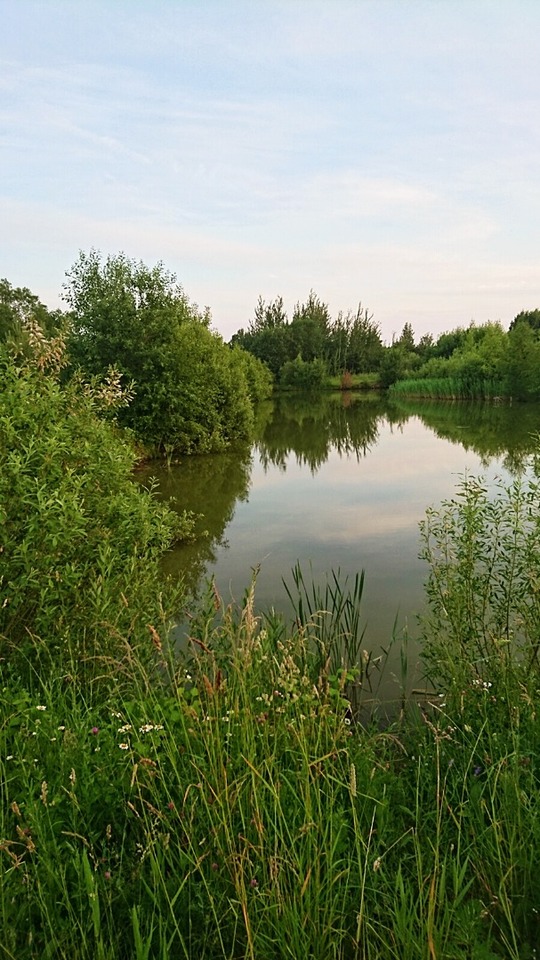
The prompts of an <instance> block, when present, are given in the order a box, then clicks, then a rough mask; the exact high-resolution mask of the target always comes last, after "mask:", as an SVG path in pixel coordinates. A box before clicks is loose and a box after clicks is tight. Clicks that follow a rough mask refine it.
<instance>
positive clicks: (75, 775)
mask: <svg viewBox="0 0 540 960" xmlns="http://www.w3.org/2000/svg"><path fill="white" fill-rule="evenodd" d="M69 779H70V781H71V783H72V784H73V786H75V784H76V782H77V774H76V773H75V770H74V769H73V767H72V768H71V773H70V775H69Z"/></svg>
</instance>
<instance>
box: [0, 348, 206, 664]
mask: <svg viewBox="0 0 540 960" xmlns="http://www.w3.org/2000/svg"><path fill="white" fill-rule="evenodd" d="M49 343H50V342H49ZM45 347H46V341H45V342H44V341H41V354H39V355H38V357H37V359H35V360H34V362H30V361H29V362H27V363H26V364H23V365H20V364H19V365H16V364H15V362H14V361H13V359H12V358H11V357H10V356H9V354H8V353H7V352H6V351H5V350H4V351H2V353H1V355H0V383H1V387H0V457H1V471H0V523H1V526H2V530H3V539H2V568H1V574H0V583H1V592H2V598H3V602H2V605H1V608H0V648H1V654H2V656H7V658H8V661H9V663H10V665H11V666H12V667H13V668H14V669H15V668H17V669H19V670H23V671H24V670H26V669H27V667H32V668H33V669H37V664H35V663H34V662H33V659H32V658H33V656H34V655H37V656H38V657H39V661H40V663H41V669H46V667H45V665H46V664H47V663H50V662H53V661H54V660H57V661H58V660H59V659H60V660H61V662H62V663H63V665H64V671H65V673H66V674H70V673H71V674H77V673H79V672H81V671H82V672H83V673H85V672H87V673H88V674H89V675H92V674H93V673H95V672H96V670H97V671H98V672H101V669H102V667H101V666H97V665H96V664H95V663H94V664H93V662H92V660H93V658H95V657H98V658H103V659H104V660H105V659H106V658H107V657H108V656H109V655H110V654H111V651H113V650H116V651H117V652H118V648H120V649H122V650H127V649H128V646H127V645H128V644H129V645H131V646H133V645H135V644H137V643H144V644H145V645H146V646H149V645H148V639H149V633H148V623H152V624H154V625H155V626H156V627H158V628H159V627H160V625H161V623H162V622H163V619H164V617H165V619H166V618H167V616H168V613H167V614H164V613H163V608H162V602H161V594H162V593H164V592H165V593H166V592H167V588H166V587H165V586H164V585H163V584H162V583H161V578H160V576H159V572H158V563H159V558H160V557H161V555H162V553H163V552H164V550H165V549H166V548H167V547H168V546H169V545H170V543H171V542H172V540H173V539H174V538H176V537H179V536H186V535H188V534H189V532H190V529H191V525H192V522H191V520H190V518H189V517H187V516H185V515H179V516H178V517H176V516H175V515H174V514H173V513H171V511H169V510H168V509H167V508H166V507H164V506H160V505H159V504H157V503H156V501H155V500H154V498H153V497H152V496H151V494H150V493H149V492H147V491H143V490H142V489H139V488H138V487H137V486H135V485H134V484H133V482H132V480H131V471H132V469H133V465H134V460H135V456H134V452H133V449H132V448H131V446H130V444H129V442H128V441H127V440H126V439H122V438H121V437H120V436H119V434H118V432H117V430H116V429H115V427H114V425H113V424H109V423H107V422H105V421H104V420H103V419H101V418H100V416H99V413H100V411H101V410H102V409H103V404H104V403H108V402H109V401H110V400H111V399H114V398H113V397H112V395H111V390H112V391H113V393H114V382H113V381H112V382H110V383H109V384H108V385H105V390H104V391H103V390H101V391H100V390H98V389H97V388H96V387H94V388H93V389H92V388H90V387H88V386H87V387H86V388H85V389H82V387H81V385H80V384H79V383H77V382H73V383H72V384H70V385H68V386H67V387H65V388H64V389H62V388H61V386H60V384H59V382H58V377H57V375H56V374H55V373H54V372H52V373H51V372H47V370H46V369H44V366H45V365H44V362H40V361H43V357H44V356H46V353H45ZM55 357H56V347H55V346H54V342H53V347H52V351H51V353H50V358H51V360H54V359H55ZM116 400H118V397H116ZM169 610H170V608H169Z"/></svg>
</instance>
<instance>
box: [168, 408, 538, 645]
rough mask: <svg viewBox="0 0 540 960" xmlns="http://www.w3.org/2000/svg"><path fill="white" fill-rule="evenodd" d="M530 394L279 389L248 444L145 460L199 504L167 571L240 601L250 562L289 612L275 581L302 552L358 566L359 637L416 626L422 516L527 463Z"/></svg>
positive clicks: (323, 562)
mask: <svg viewBox="0 0 540 960" xmlns="http://www.w3.org/2000/svg"><path fill="white" fill-rule="evenodd" d="M539 429H540V407H539V406H537V405H532V404H527V405H525V404H524V405H513V406H512V405H502V404H501V405H497V404H495V405H494V404H467V403H464V402H460V403H457V402H454V403H451V402H446V403H435V402H430V403H419V402H412V401H411V402H405V403H404V402H400V403H399V405H398V404H395V403H394V404H392V403H389V402H388V401H387V400H384V399H381V398H380V397H378V396H376V395H367V396H362V395H354V394H336V395H333V394H331V395H323V397H321V398H320V399H313V398H310V399H307V398H304V397H299V398H294V399H291V398H288V399H285V398H277V399H275V400H274V401H272V402H271V403H269V404H268V405H266V406H265V407H264V408H263V409H262V410H260V411H259V423H258V430H257V440H256V442H255V444H254V445H253V447H251V448H249V449H247V448H240V449H236V450H234V451H230V452H228V453H226V454H220V455H212V456H204V457H192V458H186V459H185V460H184V461H183V462H181V463H179V464H176V465H173V466H172V467H171V468H170V469H169V470H167V469H161V470H157V471H156V470H155V469H153V473H154V474H156V475H157V477H158V480H159V483H160V488H161V491H162V493H163V494H164V495H165V496H166V497H168V496H172V497H175V498H176V500H177V503H178V505H179V506H180V507H182V508H185V509H188V510H192V511H194V512H195V513H197V514H202V515H203V516H202V519H201V520H200V522H199V524H198V534H199V535H198V537H197V539H196V541H195V542H194V543H192V544H187V545H183V546H180V547H178V548H177V549H175V550H174V551H172V552H171V554H170V555H169V556H168V558H167V560H166V569H167V570H168V572H170V573H173V574H178V575H182V576H184V577H185V580H186V583H187V584H188V586H189V588H190V589H191V590H196V589H197V587H198V586H199V585H200V584H201V583H202V582H203V581H204V580H205V578H208V577H210V576H214V577H215V581H216V585H217V588H218V590H219V592H220V593H221V595H222V596H223V598H224V600H225V601H229V600H236V601H238V600H241V599H242V595H243V593H244V590H245V588H246V586H247V585H248V584H249V582H250V579H251V575H252V570H253V568H254V567H260V570H259V574H258V578H257V592H256V597H257V606H258V608H259V609H260V610H262V609H265V608H269V607H274V608H275V609H276V610H280V611H284V612H287V611H288V601H287V595H286V591H285V589H284V586H283V578H285V579H286V580H287V581H288V582H289V583H290V582H291V577H290V571H291V569H292V567H293V566H294V565H295V563H296V562H297V561H299V562H300V564H301V565H302V568H303V570H304V573H305V574H309V573H310V571H311V572H312V575H313V576H314V577H315V578H317V579H320V580H321V582H322V580H323V578H324V576H325V574H326V573H328V572H329V571H331V570H332V569H333V570H338V569H339V570H340V572H341V577H342V578H343V579H344V578H345V577H349V579H350V580H351V581H352V580H353V579H354V575H355V574H356V573H357V572H358V571H360V570H365V587H364V597H363V620H364V623H365V626H366V632H365V642H364V646H365V647H366V648H368V649H370V650H373V651H375V652H377V651H378V650H379V649H380V648H381V647H383V648H385V647H387V646H388V644H389V641H390V640H391V638H392V636H393V634H397V635H398V636H399V635H400V634H402V633H403V632H404V631H407V632H408V633H409V634H410V635H411V636H412V637H414V636H415V635H416V633H417V632H418V627H417V615H418V614H419V613H421V612H422V609H423V606H424V590H423V584H424V581H425V579H426V576H427V569H426V566H425V564H424V562H423V561H421V560H420V559H419V556H418V555H419V551H420V548H421V543H420V537H419V522H420V521H421V520H422V518H423V517H424V514H425V511H426V508H427V507H428V506H437V505H438V504H439V503H440V502H441V501H442V500H444V499H449V498H451V497H452V496H453V494H454V492H455V488H456V484H457V482H458V480H459V477H460V476H462V475H463V474H464V473H465V472H469V473H471V474H474V475H482V476H484V477H485V478H486V481H487V482H488V483H492V482H493V480H494V479H495V478H496V477H502V478H503V479H505V480H506V479H508V480H509V479H510V478H511V477H512V476H514V475H515V474H516V473H521V472H523V471H524V470H526V469H527V467H528V464H529V460H530V456H529V455H530V453H531V451H532V450H533V447H534V441H533V439H532V437H533V434H534V433H535V432H537V431H538V430H539Z"/></svg>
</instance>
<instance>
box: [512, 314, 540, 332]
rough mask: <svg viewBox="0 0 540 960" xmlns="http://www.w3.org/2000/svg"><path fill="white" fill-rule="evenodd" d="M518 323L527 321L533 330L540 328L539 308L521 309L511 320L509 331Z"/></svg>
mask: <svg viewBox="0 0 540 960" xmlns="http://www.w3.org/2000/svg"><path fill="white" fill-rule="evenodd" d="M518 323H528V324H529V326H530V327H531V328H532V329H533V330H540V310H538V309H536V310H522V311H521V313H518V314H517V316H515V317H514V319H513V320H512V323H511V324H510V327H509V328H508V329H509V331H511V330H513V329H514V328H515V327H516V326H517V324H518Z"/></svg>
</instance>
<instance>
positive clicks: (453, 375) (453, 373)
mask: <svg viewBox="0 0 540 960" xmlns="http://www.w3.org/2000/svg"><path fill="white" fill-rule="evenodd" d="M231 343H232V344H234V345H237V346H241V347H242V348H243V349H244V350H246V351H248V352H249V353H251V354H252V355H253V356H255V357H257V358H258V359H260V360H261V361H263V362H264V363H265V364H266V365H267V367H268V368H269V369H270V370H271V371H272V373H273V375H274V377H275V379H276V382H277V383H278V384H279V385H281V386H283V387H297V388H314V387H322V386H323V385H324V384H325V382H327V380H328V378H335V377H339V378H341V381H342V385H343V386H347V385H348V384H349V382H350V375H351V374H366V373H369V374H375V375H376V377H375V382H376V385H377V386H379V387H381V388H383V389H386V388H388V387H391V386H393V385H394V384H398V383H399V384H400V385H401V387H400V389H401V391H402V392H404V393H407V392H412V393H417V394H420V395H425V396H429V395H431V393H432V392H433V391H434V384H435V382H436V383H438V385H439V386H438V392H439V395H442V396H463V397H484V396H505V397H506V396H512V397H514V398H515V399H519V400H525V399H538V398H540V310H538V309H537V310H529V311H522V312H520V313H519V314H518V315H517V316H516V317H515V318H514V320H513V321H512V323H511V324H510V327H509V330H508V331H505V330H504V328H503V327H502V325H501V324H500V323H498V322H496V323H493V322H488V323H486V324H483V325H480V326H476V325H475V324H470V325H469V326H468V327H463V326H458V327H456V328H455V329H453V330H450V331H446V332H445V333H442V334H441V335H440V336H439V337H438V338H434V337H433V336H432V335H431V334H429V333H428V334H425V335H424V336H422V337H420V338H419V339H417V338H416V336H415V333H414V330H413V327H412V324H411V323H405V324H404V326H403V329H402V331H401V333H400V335H399V336H394V337H393V338H392V342H391V343H390V344H384V343H383V340H382V335H381V329H380V326H379V324H378V323H377V322H376V321H375V320H374V319H373V315H372V314H371V313H370V312H369V310H367V309H366V308H365V307H363V306H362V304H361V303H360V304H359V306H358V309H357V310H356V311H355V312H354V311H349V312H348V313H343V312H340V313H339V314H338V316H337V318H335V319H332V317H331V315H330V311H329V308H328V306H327V304H325V303H323V302H322V301H321V300H320V299H319V298H318V297H317V295H316V294H315V293H314V292H313V291H311V292H310V294H309V296H308V298H307V300H306V302H305V303H297V304H296V306H295V308H294V311H293V315H292V318H291V319H289V317H288V315H287V313H286V311H285V308H284V304H283V299H282V298H281V297H278V298H277V299H275V300H273V301H270V302H266V301H265V300H263V299H262V297H260V298H259V301H258V303H257V306H256V308H255V313H254V317H253V320H252V321H251V322H250V324H249V326H248V328H247V329H246V330H244V329H240V330H239V331H238V332H237V333H236V334H235V335H234V336H233V337H232V340H231ZM435 392H436V391H435Z"/></svg>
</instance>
